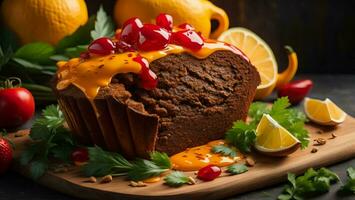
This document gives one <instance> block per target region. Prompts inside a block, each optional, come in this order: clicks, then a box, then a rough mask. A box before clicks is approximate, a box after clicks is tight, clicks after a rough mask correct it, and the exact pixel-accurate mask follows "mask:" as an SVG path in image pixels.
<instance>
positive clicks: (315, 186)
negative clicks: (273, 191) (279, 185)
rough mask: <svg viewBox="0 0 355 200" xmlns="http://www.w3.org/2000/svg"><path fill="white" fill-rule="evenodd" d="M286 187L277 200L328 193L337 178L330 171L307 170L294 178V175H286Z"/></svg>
mask: <svg viewBox="0 0 355 200" xmlns="http://www.w3.org/2000/svg"><path fill="white" fill-rule="evenodd" d="M288 181H289V182H290V184H289V185H287V186H286V187H285V188H284V190H283V192H282V194H280V195H279V197H278V199H281V200H283V199H296V200H298V199H305V198H308V197H313V196H317V195H319V194H322V193H325V192H328V191H329V188H330V185H331V184H334V183H336V182H337V181H339V177H338V176H337V175H336V174H335V173H334V172H332V171H330V170H328V169H326V168H321V169H319V170H314V169H313V168H310V169H308V170H307V171H306V172H305V173H304V175H302V176H299V177H297V178H296V177H295V175H294V174H292V173H289V174H288Z"/></svg>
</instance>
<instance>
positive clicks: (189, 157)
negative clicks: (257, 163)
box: [170, 140, 244, 171]
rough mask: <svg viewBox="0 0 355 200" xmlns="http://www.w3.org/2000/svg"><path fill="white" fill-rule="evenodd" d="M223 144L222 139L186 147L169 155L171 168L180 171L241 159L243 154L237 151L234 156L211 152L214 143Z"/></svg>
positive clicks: (227, 164)
mask: <svg viewBox="0 0 355 200" xmlns="http://www.w3.org/2000/svg"><path fill="white" fill-rule="evenodd" d="M222 144H225V141H224V140H215V141H211V142H209V143H207V144H205V145H202V146H197V147H193V148H189V149H186V150H185V151H183V152H180V153H177V154H175V155H173V156H171V157H170V161H171V162H172V164H173V169H176V170H180V171H196V170H199V169H201V168H202V167H205V166H207V165H210V164H212V165H216V166H219V167H225V166H229V165H232V164H234V163H235V162H238V161H240V160H242V159H243V157H244V156H243V155H242V154H241V153H240V152H239V151H238V152H237V156H236V157H229V156H223V155H221V154H216V153H212V152H211V148H212V147H213V146H215V145H222Z"/></svg>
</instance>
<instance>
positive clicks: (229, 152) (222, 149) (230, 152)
mask: <svg viewBox="0 0 355 200" xmlns="http://www.w3.org/2000/svg"><path fill="white" fill-rule="evenodd" d="M211 151H212V152H213V153H219V154H221V155H223V156H230V157H232V158H233V157H236V156H237V152H236V151H235V150H234V149H232V148H230V147H228V146H226V145H216V146H213V147H212V149H211Z"/></svg>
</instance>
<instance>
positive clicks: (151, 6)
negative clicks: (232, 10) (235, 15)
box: [114, 0, 229, 38]
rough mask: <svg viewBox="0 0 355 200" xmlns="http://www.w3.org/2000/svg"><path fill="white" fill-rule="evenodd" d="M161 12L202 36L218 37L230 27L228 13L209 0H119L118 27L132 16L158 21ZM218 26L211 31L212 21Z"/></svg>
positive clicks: (117, 7) (117, 9) (147, 21)
mask: <svg viewBox="0 0 355 200" xmlns="http://www.w3.org/2000/svg"><path fill="white" fill-rule="evenodd" d="M160 13H167V14H169V15H171V16H172V17H173V19H174V25H179V24H182V23H189V24H191V25H192V26H193V27H194V28H195V29H196V30H197V31H199V32H201V33H202V35H203V36H205V37H210V38H217V37H218V36H219V35H220V34H221V33H222V32H223V31H225V30H227V29H228V26H229V20H228V16H227V14H226V13H225V12H224V10H222V9H221V8H218V7H217V6H215V5H213V4H212V3H211V2H209V1H207V0H117V1H116V4H115V7H114V18H115V20H116V22H117V24H118V25H119V26H121V25H122V24H123V23H124V22H125V21H126V20H127V19H129V18H131V17H138V18H140V19H141V20H142V21H143V22H145V23H155V18H156V16H158V15H159V14H160ZM212 19H214V20H217V21H218V23H219V25H218V27H217V29H216V30H215V31H214V32H212V33H211V20H212Z"/></svg>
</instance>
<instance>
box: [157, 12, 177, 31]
mask: <svg viewBox="0 0 355 200" xmlns="http://www.w3.org/2000/svg"><path fill="white" fill-rule="evenodd" d="M155 23H156V24H157V25H158V26H160V27H162V28H165V29H166V30H168V31H171V30H173V17H172V16H171V15H167V14H165V13H161V14H159V15H158V17H157V18H156V19H155Z"/></svg>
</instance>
